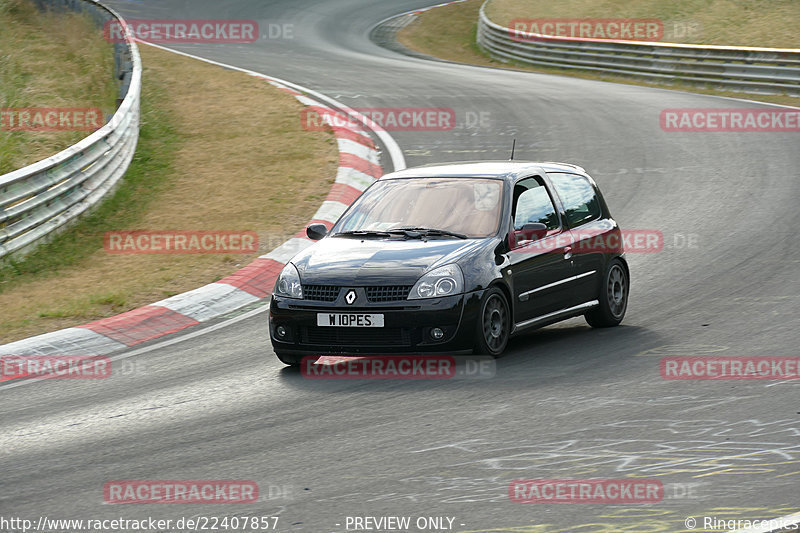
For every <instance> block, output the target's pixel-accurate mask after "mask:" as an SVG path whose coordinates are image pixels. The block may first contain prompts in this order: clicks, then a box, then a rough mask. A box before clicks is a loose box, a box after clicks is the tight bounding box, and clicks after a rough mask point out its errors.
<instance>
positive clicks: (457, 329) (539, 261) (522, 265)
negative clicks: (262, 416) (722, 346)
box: [269, 161, 630, 365]
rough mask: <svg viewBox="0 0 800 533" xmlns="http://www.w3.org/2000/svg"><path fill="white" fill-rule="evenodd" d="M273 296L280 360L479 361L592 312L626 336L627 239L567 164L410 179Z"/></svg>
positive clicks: (327, 241) (332, 239) (362, 206)
mask: <svg viewBox="0 0 800 533" xmlns="http://www.w3.org/2000/svg"><path fill="white" fill-rule="evenodd" d="M306 232H307V235H308V236H309V237H310V238H311V239H314V240H318V241H319V242H317V243H315V244H314V245H312V246H310V247H309V248H307V249H306V250H304V251H302V252H300V253H299V254H297V255H296V256H295V257H294V258H293V259H292V260H291V261H290V262H289V263H288V264H287V265H286V266H285V268H284V269H283V271H282V272H281V273H280V275H279V277H278V280H277V282H276V284H275V289H274V291H273V295H272V299H271V305H270V312H269V327H270V337H271V340H272V346H273V349H274V351H275V354H276V355H277V356H278V358H279V359H280V360H281V361H282V362H284V363H286V364H288V365H296V364H299V363H300V362H301V359H302V358H303V357H304V356H307V355H312V356H313V355H325V354H345V355H386V354H397V353H414V354H425V353H439V354H442V353H449V354H454V353H480V354H488V355H492V356H495V357H497V356H499V355H501V354H502V352H503V350H504V349H505V348H506V345H507V343H508V339H509V337H510V336H512V335H514V334H516V333H518V332H521V331H525V330H528V329H530V328H535V327H541V326H545V325H547V324H552V323H553V322H557V321H560V320H564V319H567V318H570V317H574V316H579V315H584V316H585V317H586V320H587V321H588V323H589V324H590V325H592V326H595V327H608V326H616V325H617V324H619V323H620V322H621V321H622V318H623V316H624V315H625V310H626V307H627V301H628V288H629V285H630V283H629V279H630V275H629V270H628V265H627V262H626V260H625V257H624V254H623V249H622V235H621V231H620V229H619V227H618V225H617V223H616V222H615V221H614V220H613V219H612V218H611V214H610V213H609V211H608V207H607V206H606V203H605V201H604V200H603V197H602V195H601V194H600V191H599V190H598V188H597V185H596V184H595V182H594V180H592V178H591V177H589V176H588V175H587V174H586V172H584V170H583V169H582V168H580V167H577V166H574V165H568V164H564V163H534V162H522V161H487V162H475V163H453V164H440V165H433V166H425V167H417V168H412V169H406V170H403V171H400V172H395V173H392V174H388V175H386V176H384V177H382V178H381V179H379V180H378V181H376V182H375V183H373V184H372V185H371V186H370V187H369V188H368V189H367V190H366V191H364V193H363V194H362V195H361V196H359V197H358V199H356V201H355V202H353V204H352V205H351V206H350V207H349V208H348V209H347V210H346V211H345V212H344V214H343V215H342V216H341V217H340V218H339V220H338V221H337V222H336V223H335V224H334V225H333V227H332V228H331V230H330V231H327V228H326V227H325V226H324V225H322V224H312V225H311V226H309V227H308V228H307V230H306Z"/></svg>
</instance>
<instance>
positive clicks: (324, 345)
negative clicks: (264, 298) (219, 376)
mask: <svg viewBox="0 0 800 533" xmlns="http://www.w3.org/2000/svg"><path fill="white" fill-rule="evenodd" d="M483 292H484V291H482V290H480V291H475V292H471V293H467V294H460V295H457V296H450V297H446V298H430V299H425V300H406V301H399V302H390V303H385V304H380V303H376V304H368V305H361V306H349V305H334V304H331V303H327V302H315V301H307V300H295V299H291V298H283V297H278V296H275V295H273V296H272V299H271V300H270V309H269V332H270V339H271V341H272V347H273V349H274V350H275V351H276V352H280V353H284V354H291V355H326V354H328V355H391V354H398V353H415V354H423V353H440V354H441V353H459V352H466V351H468V350H471V349H472V347H473V345H474V342H475V328H476V324H477V319H478V313H479V309H480V299H481V297H482V296H483ZM317 313H381V314H383V316H384V327H382V328H365V327H320V326H317ZM279 326H282V327H283V330H284V331H285V334H284V335H283V337H280V336H279V335H278V334H277V331H276V328H278V327H279ZM433 328H440V329H442V330H443V331H444V337H443V338H442V339H440V340H435V339H434V338H433V337H432V335H431V330H432V329H433Z"/></svg>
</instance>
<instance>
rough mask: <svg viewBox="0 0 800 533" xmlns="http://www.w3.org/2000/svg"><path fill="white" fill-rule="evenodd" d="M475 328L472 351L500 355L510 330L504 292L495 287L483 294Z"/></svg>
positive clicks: (506, 342) (504, 347)
mask: <svg viewBox="0 0 800 533" xmlns="http://www.w3.org/2000/svg"><path fill="white" fill-rule="evenodd" d="M476 329H477V332H476V338H475V349H474V350H473V351H474V353H475V354H479V355H491V356H492V357H494V358H495V359H496V358H498V357H502V355H503V351H504V350H505V349H506V346H507V345H508V338H509V336H510V332H511V313H510V312H509V308H508V300H507V299H506V295H505V293H503V291H501V290H500V289H498V288H497V287H491V288H490V289H489V290H487V291H486V292H485V293H484V294H483V298H481V306H480V313H479V315H478V323H477V325H476Z"/></svg>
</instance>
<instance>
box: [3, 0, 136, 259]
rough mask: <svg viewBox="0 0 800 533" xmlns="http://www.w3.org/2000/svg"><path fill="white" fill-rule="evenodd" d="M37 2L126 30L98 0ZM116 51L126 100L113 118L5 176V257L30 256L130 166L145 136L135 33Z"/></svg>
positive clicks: (115, 181) (97, 199)
mask: <svg viewBox="0 0 800 533" xmlns="http://www.w3.org/2000/svg"><path fill="white" fill-rule="evenodd" d="M36 4H37V5H38V7H39V8H40V9H44V8H49V9H52V10H72V11H82V12H85V13H88V14H89V16H91V17H92V18H93V19H94V20H95V22H96V23H97V24H98V25H100V26H102V25H103V24H105V23H107V22H109V21H112V20H117V21H119V23H120V24H121V25H122V27H123V28H126V26H125V25H124V20H123V19H122V18H121V17H120V16H119V15H117V13H116V12H114V11H113V10H111V9H109V8H107V7H105V6H102V5H101V4H99V3H98V2H96V1H95V0H36ZM125 33H126V34H127V33H128V32H127V30H126V32H125ZM114 49H115V54H114V55H115V68H116V75H117V77H118V79H119V80H120V100H121V103H120V104H119V106H118V107H117V110H116V112H115V113H114V115H113V116H112V117H111V119H110V120H109V122H108V123H107V124H105V125H104V126H103V127H101V128H100V129H98V130H97V131H95V132H93V133H92V134H91V135H89V136H88V137H86V138H85V139H82V140H81V141H80V142H78V143H77V144H74V145H72V146H70V147H69V148H67V149H66V150H63V151H61V152H59V153H58V154H56V155H53V156H51V157H48V158H47V159H43V160H42V161H39V162H37V163H34V164H32V165H29V166H27V167H24V168H21V169H18V170H15V171H13V172H9V173H8V174H4V175H2V176H0V260H2V259H7V258H8V257H12V256H13V257H19V256H21V255H24V254H25V253H27V252H29V251H31V250H32V249H33V248H34V247H35V246H36V245H38V244H40V243H41V242H44V241H46V240H47V239H48V238H49V237H51V236H52V235H54V233H55V232H57V231H58V230H60V229H62V228H64V227H65V226H66V225H67V224H69V223H70V222H72V221H74V220H75V219H76V218H77V217H78V216H80V215H81V214H84V213H86V212H87V211H88V210H90V209H91V208H92V207H93V206H95V205H97V204H98V202H99V201H100V200H101V199H102V198H103V197H104V196H105V195H106V194H107V193H108V192H109V191H112V190H113V189H114V187H115V185H117V183H118V182H119V180H120V178H122V176H123V175H124V174H125V171H126V170H127V169H128V165H129V164H130V161H131V159H132V158H133V154H134V151H135V150H136V144H137V142H138V139H139V99H140V93H141V83H142V63H141V59H140V57H139V50H138V48H137V47H136V43H135V42H134V41H133V39H131V38H130V36H129V37H128V38H127V39H126V42H123V43H115V45H114Z"/></svg>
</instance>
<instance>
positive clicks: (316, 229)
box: [306, 224, 328, 241]
mask: <svg viewBox="0 0 800 533" xmlns="http://www.w3.org/2000/svg"><path fill="white" fill-rule="evenodd" d="M327 234H328V228H327V227H325V224H311V225H310V226H308V227H307V228H306V235H308V238H309V239H311V240H312V241H318V240H320V239H321V238H323V237H324V236H325V235H327Z"/></svg>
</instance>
